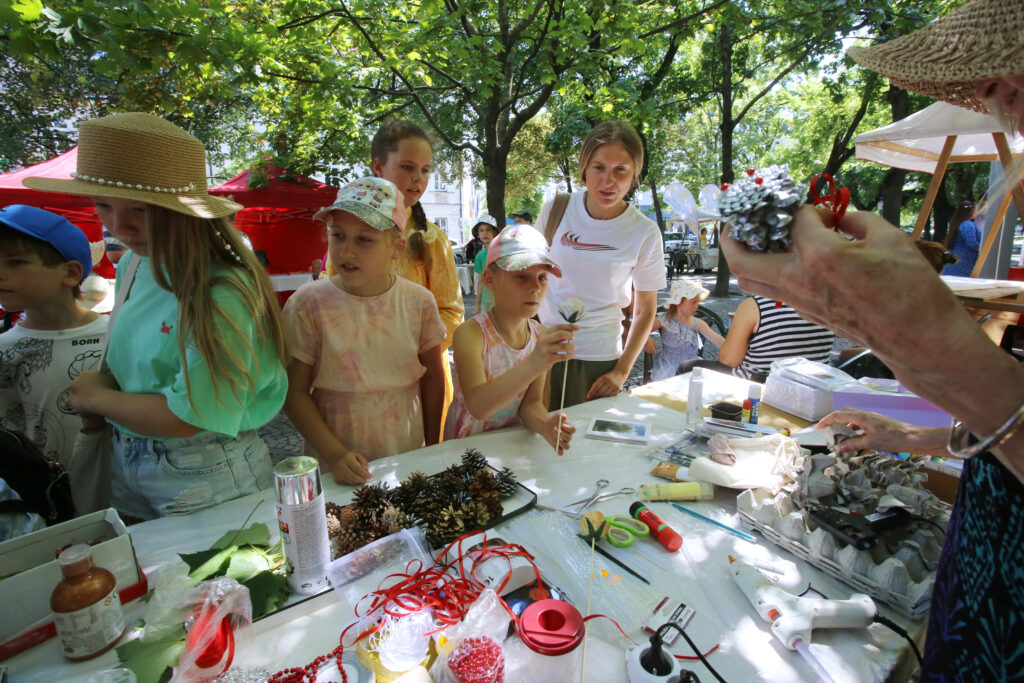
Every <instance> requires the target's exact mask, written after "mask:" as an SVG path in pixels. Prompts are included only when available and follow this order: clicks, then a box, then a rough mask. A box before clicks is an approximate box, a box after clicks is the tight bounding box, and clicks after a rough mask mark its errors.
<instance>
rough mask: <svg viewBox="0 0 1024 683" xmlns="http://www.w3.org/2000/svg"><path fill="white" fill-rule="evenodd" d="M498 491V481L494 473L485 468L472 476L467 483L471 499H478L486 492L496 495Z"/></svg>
mask: <svg viewBox="0 0 1024 683" xmlns="http://www.w3.org/2000/svg"><path fill="white" fill-rule="evenodd" d="M497 493H498V482H497V481H496V480H495V479H494V475H493V474H491V473H490V472H489V471H487V470H480V471H479V472H477V473H476V476H475V477H473V481H472V483H470V485H469V497H470V499H471V500H480V499H481V498H482V497H483V496H486V495H487V494H494V495H497Z"/></svg>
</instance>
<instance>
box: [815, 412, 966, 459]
mask: <svg viewBox="0 0 1024 683" xmlns="http://www.w3.org/2000/svg"><path fill="white" fill-rule="evenodd" d="M837 422H838V423H840V424H847V425H850V426H851V427H854V428H856V429H857V430H859V431H860V434H859V435H858V436H851V437H850V438H848V439H844V440H842V441H840V442H839V444H838V445H837V448H838V449H839V450H840V451H844V452H848V451H861V450H864V449H865V448H873V449H875V450H876V451H889V452H893V453H904V452H907V453H918V454H922V455H924V454H934V455H946V440H947V438H948V437H949V429H936V428H928V427H917V426H915V425H912V424H907V423H906V422H900V421H899V420H894V419H893V418H891V417H886V416H885V415H879V414H878V413H869V412H865V411H863V410H854V409H853V408H844V409H842V410H836V411H834V412H832V413H829V414H828V415H826V416H825V417H823V418H821V420H819V421H818V424H816V425H814V426H815V427H816V428H818V429H824V428H825V427H827V426H829V425H830V424H835V423H837Z"/></svg>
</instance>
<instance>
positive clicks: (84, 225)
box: [0, 147, 114, 278]
mask: <svg viewBox="0 0 1024 683" xmlns="http://www.w3.org/2000/svg"><path fill="white" fill-rule="evenodd" d="M77 163H78V147H72V148H71V149H70V150H68V151H67V152H64V154H61V155H60V156H58V157H54V158H53V159H50V160H49V161H44V162H43V163H41V164H36V165H35V166H29V167H28V168H23V169H22V170H20V171H12V172H11V173H4V174H3V175H0V207H4V206H10V205H11V204H27V205H29V206H38V207H39V208H41V209H46V210H47V211H52V212H53V213H58V214H60V215H62V216H64V217H65V218H67V219H68V220H69V221H71V222H72V223H74V224H75V225H77V226H78V227H79V228H81V229H82V232H84V233H85V235H86V237H88V238H89V241H90V242H98V241H99V240H101V239H103V224H102V223H100V219H99V217H98V216H97V215H96V207H95V206H93V203H92V199H90V198H89V197H84V196H81V195H75V194H63V193H60V192H43V191H41V190H33V189H32V188H30V187H25V186H24V185H22V184H21V181H22V179H24V178H28V177H29V176H42V177H44V178H60V179H66V180H70V179H71V173H72V172H73V171H74V170H75V167H76V164H77ZM97 273H99V274H100V275H102V276H103V277H111V278H112V277H114V268H113V266H112V265H110V262H109V261H108V260H107V259H106V257H104V259H103V262H102V263H101V264H100V266H98V267H97Z"/></svg>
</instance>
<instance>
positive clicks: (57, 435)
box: [0, 315, 110, 514]
mask: <svg viewBox="0 0 1024 683" xmlns="http://www.w3.org/2000/svg"><path fill="white" fill-rule="evenodd" d="M109 321H110V317H109V316H106V315H101V316H99V317H98V318H96V320H94V321H92V322H91V323H87V324H85V325H82V326H81V327H74V328H71V329H69V330H30V329H28V328H25V327H22V326H21V325H15V326H14V327H12V328H11V329H10V330H8V331H7V332H4V333H3V334H0V427H4V428H6V429H10V430H12V431H17V432H21V433H23V434H24V435H25V436H27V437H28V438H30V439H32V441H33V442H34V443H35V444H36V445H37V446H38V447H39V449H40V450H41V451H43V452H44V453H48V454H50V455H54V456H56V457H57V458H59V459H60V462H61V464H62V465H64V468H65V469H66V470H67V471H68V476H69V477H70V478H71V488H72V491H71V493H72V497H73V498H74V501H75V508H76V511H77V512H78V513H79V514H84V513H85V512H91V511H92V510H93V509H98V508H97V507H96V506H97V505H100V504H101V503H100V502H98V501H94V500H92V496H93V493H94V491H93V489H94V488H95V484H97V483H98V482H94V481H92V477H91V476H90V473H91V472H93V471H94V470H97V468H95V467H90V468H88V471H76V470H77V467H76V466H77V465H78V463H72V462H71V454H72V452H73V450H74V446H75V437H76V436H77V435H78V432H79V430H80V429H81V427H82V419H81V418H80V417H79V416H78V413H77V412H75V410H74V409H73V408H72V407H71V406H70V405H69V404H68V394H70V393H71V380H73V379H74V378H76V377H78V375H80V374H81V373H82V372H83V371H85V370H99V369H100V364H101V363H102V362H103V350H104V349H105V348H106V343H107V324H108V322H109ZM87 464H88V463H82V465H83V466H85V465H87ZM106 471H108V472H109V467H107V468H106ZM102 507H106V505H102Z"/></svg>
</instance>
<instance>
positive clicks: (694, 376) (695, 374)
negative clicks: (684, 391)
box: [690, 365, 704, 379]
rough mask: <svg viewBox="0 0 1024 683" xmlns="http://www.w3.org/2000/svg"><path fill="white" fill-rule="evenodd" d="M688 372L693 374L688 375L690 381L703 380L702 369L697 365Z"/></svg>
mask: <svg viewBox="0 0 1024 683" xmlns="http://www.w3.org/2000/svg"><path fill="white" fill-rule="evenodd" d="M690 372H691V373H693V374H692V375H690V377H691V378H692V379H703V378H704V368H702V367H700V366H699V365H698V366H697V367H695V368H694V369H693V370H691V371H690Z"/></svg>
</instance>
